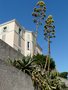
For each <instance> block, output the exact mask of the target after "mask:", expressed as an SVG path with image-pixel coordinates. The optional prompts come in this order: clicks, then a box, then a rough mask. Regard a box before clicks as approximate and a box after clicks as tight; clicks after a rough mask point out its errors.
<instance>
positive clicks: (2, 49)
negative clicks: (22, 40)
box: [0, 39, 23, 60]
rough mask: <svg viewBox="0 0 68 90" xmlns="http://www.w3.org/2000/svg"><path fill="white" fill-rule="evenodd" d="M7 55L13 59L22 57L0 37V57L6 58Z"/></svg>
mask: <svg viewBox="0 0 68 90" xmlns="http://www.w3.org/2000/svg"><path fill="white" fill-rule="evenodd" d="M9 57H10V58H11V59H12V60H13V59H14V58H17V59H19V58H22V57H23V55H22V54H21V53H20V52H18V51H16V50H15V49H13V48H12V47H11V46H9V45H8V44H7V43H5V42H4V41H2V40H1V39H0V59H2V60H7V59H8V58H9Z"/></svg>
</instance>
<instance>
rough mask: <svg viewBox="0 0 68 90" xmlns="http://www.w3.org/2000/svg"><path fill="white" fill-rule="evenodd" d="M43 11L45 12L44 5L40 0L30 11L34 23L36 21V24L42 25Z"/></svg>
mask: <svg viewBox="0 0 68 90" xmlns="http://www.w3.org/2000/svg"><path fill="white" fill-rule="evenodd" d="M45 12H46V6H45V3H44V2H43V1H42V0H41V1H39V2H38V3H37V4H36V6H35V8H34V11H33V13H32V16H33V17H34V20H33V21H34V23H36V25H37V26H39V25H42V20H43V19H44V18H45V16H46V15H45Z"/></svg>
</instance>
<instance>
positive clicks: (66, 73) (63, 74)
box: [59, 72, 68, 79]
mask: <svg viewBox="0 0 68 90" xmlns="http://www.w3.org/2000/svg"><path fill="white" fill-rule="evenodd" d="M59 76H60V77H62V78H65V79H67V78H68V72H62V73H59Z"/></svg>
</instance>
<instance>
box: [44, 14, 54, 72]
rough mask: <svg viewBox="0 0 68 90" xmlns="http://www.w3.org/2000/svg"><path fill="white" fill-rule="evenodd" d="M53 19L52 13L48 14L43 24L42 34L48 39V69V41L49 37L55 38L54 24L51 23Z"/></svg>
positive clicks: (49, 40)
mask: <svg viewBox="0 0 68 90" xmlns="http://www.w3.org/2000/svg"><path fill="white" fill-rule="evenodd" d="M53 23H54V20H53V17H52V15H49V16H48V18H47V19H46V21H45V26H44V36H45V40H46V41H48V59H47V61H48V71H49V68H50V43H51V39H52V38H55V30H54V28H55V26H54V25H53Z"/></svg>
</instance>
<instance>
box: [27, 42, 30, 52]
mask: <svg viewBox="0 0 68 90" xmlns="http://www.w3.org/2000/svg"><path fill="white" fill-rule="evenodd" d="M29 49H30V42H27V50H29Z"/></svg>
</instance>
